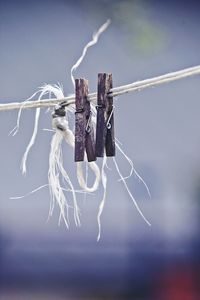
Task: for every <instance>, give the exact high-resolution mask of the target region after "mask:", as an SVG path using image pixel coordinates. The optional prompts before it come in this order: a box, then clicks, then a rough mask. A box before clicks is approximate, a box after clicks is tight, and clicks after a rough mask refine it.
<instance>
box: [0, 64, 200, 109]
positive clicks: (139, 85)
mask: <svg viewBox="0 0 200 300" xmlns="http://www.w3.org/2000/svg"><path fill="white" fill-rule="evenodd" d="M195 75H200V65H198V66H195V67H191V68H186V69H183V70H180V71H176V72H171V73H167V74H165V75H161V76H157V77H153V78H150V79H145V80H140V81H136V82H133V83H131V84H127V85H123V86H119V87H115V88H112V89H111V94H112V96H113V97H116V96H120V95H123V94H126V93H130V92H137V91H141V90H143V89H146V88H149V87H154V86H156V85H161V84H164V83H169V82H172V81H175V80H179V79H183V78H186V77H190V76H195ZM96 98H97V93H91V94H89V95H88V99H89V101H96ZM60 102H65V103H66V106H68V105H70V104H74V103H75V96H74V95H72V96H69V97H63V98H62V99H56V98H51V99H42V100H40V101H29V102H26V103H24V104H23V107H22V101H21V102H12V103H2V104H0V111H8V110H15V109H20V108H22V109H28V108H38V107H40V108H42V107H50V106H55V104H58V103H60Z"/></svg>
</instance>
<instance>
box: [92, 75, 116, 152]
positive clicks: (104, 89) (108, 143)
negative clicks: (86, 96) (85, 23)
mask: <svg viewBox="0 0 200 300" xmlns="http://www.w3.org/2000/svg"><path fill="white" fill-rule="evenodd" d="M111 88H112V74H106V73H100V74H98V91H97V127H96V156H97V157H103V156H104V149H106V155H107V156H114V155H115V138H114V114H113V112H114V111H113V98H112V97H110V96H109V95H108V93H109V91H110V89H111Z"/></svg>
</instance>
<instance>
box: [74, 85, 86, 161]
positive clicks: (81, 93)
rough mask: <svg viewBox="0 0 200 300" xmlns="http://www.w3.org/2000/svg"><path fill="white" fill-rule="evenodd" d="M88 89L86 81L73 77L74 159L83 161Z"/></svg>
mask: <svg viewBox="0 0 200 300" xmlns="http://www.w3.org/2000/svg"><path fill="white" fill-rule="evenodd" d="M87 90H88V81H87V80H85V79H75V106H76V112H75V161H76V162H77V161H83V160H84V154H85V128H86V117H85V102H86V95H87Z"/></svg>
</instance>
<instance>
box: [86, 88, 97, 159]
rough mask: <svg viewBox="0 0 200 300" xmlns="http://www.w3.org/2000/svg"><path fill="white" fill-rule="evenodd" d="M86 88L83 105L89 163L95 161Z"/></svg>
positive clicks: (92, 129) (90, 114) (92, 130)
mask: <svg viewBox="0 0 200 300" xmlns="http://www.w3.org/2000/svg"><path fill="white" fill-rule="evenodd" d="M87 96H88V88H87V91H86V103H85V117H86V127H85V150H86V154H87V160H88V161H89V162H91V161H95V160H96V153H95V141H94V128H93V126H92V112H91V109H90V102H89V101H88V97H87Z"/></svg>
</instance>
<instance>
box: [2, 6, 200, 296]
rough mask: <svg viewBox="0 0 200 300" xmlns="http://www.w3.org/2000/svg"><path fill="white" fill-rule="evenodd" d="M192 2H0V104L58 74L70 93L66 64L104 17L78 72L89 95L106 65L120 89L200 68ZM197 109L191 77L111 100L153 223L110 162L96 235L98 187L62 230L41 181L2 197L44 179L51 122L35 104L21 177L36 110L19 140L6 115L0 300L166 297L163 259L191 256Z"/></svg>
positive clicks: (11, 115)
mask: <svg viewBox="0 0 200 300" xmlns="http://www.w3.org/2000/svg"><path fill="white" fill-rule="evenodd" d="M199 6H200V5H199V3H198V1H190V2H188V3H183V2H182V1H153V0H152V1H147V0H142V1H128V0H127V1H106V0H105V1H103V0H102V1H89V0H88V1H74V2H73V1H64V0H58V1H53V0H52V1H51V0H49V1H37V0H36V1H11V0H8V1H3V0H1V1H0V102H1V103H4V102H13V101H22V100H25V99H26V98H27V97H29V96H30V95H31V94H33V93H34V92H35V91H36V90H37V88H38V87H39V86H41V85H43V84H44V83H52V84H53V83H57V82H60V83H61V84H63V87H64V91H65V95H67V94H70V93H73V85H72V82H71V79H70V68H71V66H72V65H73V64H74V62H75V61H76V60H77V59H78V57H79V56H80V54H81V51H82V49H83V47H84V45H85V44H86V43H87V42H88V41H89V40H90V39H91V36H92V33H93V32H94V31H95V30H97V29H98V28H99V26H100V25H101V24H103V23H104V22H105V21H106V20H107V19H108V18H110V19H111V25H110V27H109V28H108V30H107V31H106V32H105V33H104V34H103V35H102V36H101V37H100V39H99V42H98V44H97V45H96V46H94V47H93V48H90V49H89V51H88V53H87V56H86V58H85V59H84V61H83V63H82V64H81V66H80V67H79V68H78V70H77V71H76V73H75V76H76V77H85V78H87V79H88V80H89V85H90V91H91V92H92V91H96V85H97V73H99V72H111V73H112V74H113V80H114V86H119V85H123V84H128V83H131V82H134V81H136V80H140V79H146V78H151V77H154V76H157V75H161V74H165V73H167V72H171V71H176V70H180V69H183V68H186V67H190V66H195V65H198V64H199V62H200V57H199V53H200V39H199V36H200V35H199V25H200V24H199V23H200V18H199V8H200V7H199ZM199 110H200V99H199V76H196V77H193V78H188V79H183V80H180V81H176V82H173V83H170V84H166V85H162V86H157V87H155V88H150V89H147V90H144V91H141V92H137V93H132V94H131V93H130V94H127V95H123V96H120V97H119V98H118V99H116V100H115V129H116V136H117V138H118V139H119V140H120V141H121V142H122V144H123V149H124V150H125V151H126V153H127V155H128V156H129V157H130V158H131V159H132V160H133V162H134V166H135V168H136V169H137V171H138V172H139V173H140V175H141V176H142V177H143V178H144V180H145V181H146V183H147V184H148V186H149V188H150V190H151V194H152V198H151V199H149V198H148V195H147V193H146V191H145V189H144V187H143V186H142V184H141V183H140V182H139V181H138V180H137V179H136V178H134V176H133V177H132V178H131V179H129V180H128V185H129V187H130V189H131V191H132V193H133V195H134V196H135V198H136V199H137V201H138V204H139V205H140V207H141V209H142V211H143V212H144V214H145V216H146V217H147V218H148V219H149V220H150V221H151V223H152V227H151V228H149V227H147V226H146V224H145V223H144V222H143V220H142V219H141V217H140V216H139V215H138V213H137V211H136V209H135V207H134V205H133V203H132V202H131V199H130V198H129V196H128V194H127V192H126V191H125V189H124V187H123V184H122V183H121V182H118V175H117V172H116V170H115V167H114V164H113V163H112V160H109V162H108V164H109V167H110V168H111V170H108V171H107V173H108V194H107V199H106V205H105V209H104V212H103V215H102V236H101V241H100V243H97V242H96V236H97V230H98V228H97V220H96V216H97V209H98V205H99V202H100V200H101V197H102V192H103V191H102V189H100V190H99V191H98V192H97V193H96V194H95V195H91V196H88V197H87V199H86V200H85V199H84V197H83V196H80V197H79V204H80V207H81V211H82V216H81V219H82V227H81V228H80V229H77V228H75V226H74V224H73V220H72V221H71V228H70V230H66V228H65V226H64V225H61V226H60V227H58V225H57V223H58V211H57V210H55V213H54V216H53V217H52V218H51V219H50V220H49V221H48V222H46V221H47V216H48V210H49V201H50V196H49V192H48V188H46V189H45V188H44V189H43V190H41V191H38V192H37V193H35V194H34V195H31V196H29V197H27V198H24V199H21V200H10V199H9V198H10V197H11V196H18V195H23V194H26V193H27V192H29V191H31V190H33V189H35V188H37V187H38V186H40V185H42V184H46V183H47V172H48V154H49V149H50V142H51V137H52V134H51V133H50V132H46V131H43V130H42V129H43V128H51V114H50V112H46V111H45V110H44V111H42V117H41V120H40V126H39V134H38V136H37V140H36V144H35V145H34V147H33V148H32V150H31V153H30V156H29V159H28V172H27V176H26V177H23V176H22V175H21V172H20V162H21V158H22V155H23V152H24V150H25V147H26V145H27V143H28V141H29V139H30V136H31V133H32V130H33V124H34V111H33V110H29V111H24V112H23V114H22V118H21V123H20V130H19V133H18V134H17V135H16V136H15V137H12V136H8V133H9V131H10V130H11V129H12V128H13V127H14V126H15V124H16V118H17V111H12V112H2V113H1V118H0V137H1V147H0V176H1V189H0V287H1V289H0V299H15V298H12V297H14V296H15V295H17V293H19V295H21V296H20V297H21V298H20V299H23V298H22V297H23V295H24V293H25V295H26V296H24V297H25V298H26V299H32V298H31V297H33V298H34V295H35V293H39V294H38V295H37V296H35V297H37V299H40V298H39V297H41V299H45V297H47V299H50V296H49V295H50V294H49V293H51V294H52V293H53V292H55V291H56V292H55V295H54V296H53V299H62V297H64V298H63V299H68V298H67V297H69V299H79V298H80V299H83V295H84V297H88V298H86V299H94V298H95V299H104V298H105V299H118V298H119V299H159V300H160V299H168V298H162V296H160V295H161V294H159V293H158V294H159V296H157V292H154V291H155V290H156V287H155V284H154V282H156V278H159V277H162V274H163V273H162V272H161V269H162V266H163V264H164V262H165V264H167V262H166V261H167V260H168V259H169V257H170V258H171V260H170V263H169V266H171V265H172V266H173V267H174V266H176V265H177V264H178V263H180V264H181V263H182V260H183V261H184V265H185V263H186V262H188V261H189V262H190V261H191V260H192V261H193V262H194V261H196V260H198V256H197V254H196V253H198V249H199V248H198V247H199V246H198V245H199V238H198V230H199V229H198V228H199V201H198V200H199V179H200V172H199V169H200V151H199V149H200V130H199V122H200V121H199ZM71 122H73V120H71ZM63 153H64V159H65V166H66V168H67V169H68V171H69V172H70V174H71V177H72V180H73V182H74V183H75V184H76V186H77V187H78V185H77V183H76V182H77V180H76V177H75V164H74V162H73V152H72V151H71V149H68V147H64V151H63ZM117 160H118V161H119V164H120V166H121V169H122V172H123V174H127V173H128V172H129V166H128V164H127V162H126V161H124V160H123V159H122V157H121V156H120V154H119V153H117ZM99 164H101V161H100V160H99ZM71 219H73V218H71ZM180 261H181V262H180ZM188 264H189V263H188ZM187 266H188V265H187ZM192 266H193V265H192ZM191 268H192V267H191ZM159 272H161V273H159ZM192 272H193V269H192ZM195 272H196V269H195ZM195 272H194V273H195ZM159 274H161V275H159ZM181 274H182V273H181ZM195 274H196V273H195ZM195 276H196V275H194V278H196V277H195ZM154 280H155V281H154ZM194 286H195V284H194ZM26 293H28V294H26ZM155 294H156V295H155ZM13 295H14V296H13ZM27 295H28V296H27ZM86 295H87V296H86ZM1 297H2V298H1ZM9 297H10V298H9ZM90 297H91V298H90ZM128 297H129V298H128ZM136 297H137V298H136ZM151 297H152V298H151ZM156 297H158V298H156ZM17 299H18V298H17ZM171 299H172V298H171ZM171 299H170V300H171ZM186 299H191V300H193V299H196V298H192V296H191V298H186ZM176 300H179V298H178V296H177V298H176ZM181 300H183V298H181Z"/></svg>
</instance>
